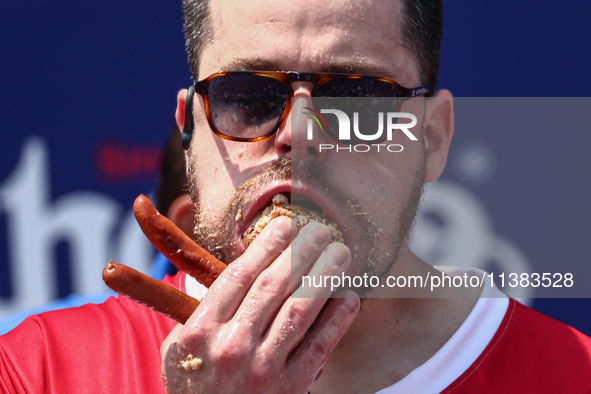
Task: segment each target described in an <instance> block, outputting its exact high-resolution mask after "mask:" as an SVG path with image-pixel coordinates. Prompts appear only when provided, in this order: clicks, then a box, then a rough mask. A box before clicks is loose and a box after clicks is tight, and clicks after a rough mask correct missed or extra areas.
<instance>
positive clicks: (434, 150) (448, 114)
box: [424, 90, 454, 183]
mask: <svg viewBox="0 0 591 394" xmlns="http://www.w3.org/2000/svg"><path fill="white" fill-rule="evenodd" d="M424 130H425V132H424V136H425V153H426V160H427V166H426V167H427V171H426V175H425V183H428V182H433V181H435V180H436V179H437V178H439V176H440V175H441V173H442V172H443V169H444V168H445V163H446V161H447V154H448V151H449V144H450V142H451V137H452V135H453V132H454V109H453V97H452V95H451V93H450V92H449V90H439V91H437V92H436V93H435V94H434V95H433V96H432V98H427V111H426V114H425V126H424Z"/></svg>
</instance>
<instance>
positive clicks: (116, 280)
mask: <svg viewBox="0 0 591 394" xmlns="http://www.w3.org/2000/svg"><path fill="white" fill-rule="evenodd" d="M103 280H104V281H105V283H106V284H107V286H109V287H110V288H111V289H113V290H115V291H116V292H117V293H119V294H121V295H124V296H126V297H129V298H131V299H132V300H133V301H135V302H137V303H140V304H142V305H145V306H148V307H150V308H152V309H153V310H155V311H156V312H159V313H161V314H163V315H165V316H168V317H170V318H172V319H174V320H176V321H177V322H179V323H181V324H184V323H185V322H186V321H187V319H188V318H189V316H191V314H192V313H193V311H195V309H196V308H197V307H198V306H199V301H197V300H196V299H195V298H193V297H191V296H188V295H187V294H185V293H183V292H182V291H180V290H177V289H175V288H174V287H172V286H169V285H167V284H165V283H162V282H160V281H157V280H156V279H153V278H150V277H149V276H147V275H144V274H142V273H141V272H138V271H136V270H134V269H133V268H131V267H128V266H125V265H123V264H116V263H114V262H113V260H111V262H109V264H108V265H107V266H106V267H105V269H104V270H103Z"/></svg>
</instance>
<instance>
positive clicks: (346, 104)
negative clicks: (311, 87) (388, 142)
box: [314, 77, 398, 144]
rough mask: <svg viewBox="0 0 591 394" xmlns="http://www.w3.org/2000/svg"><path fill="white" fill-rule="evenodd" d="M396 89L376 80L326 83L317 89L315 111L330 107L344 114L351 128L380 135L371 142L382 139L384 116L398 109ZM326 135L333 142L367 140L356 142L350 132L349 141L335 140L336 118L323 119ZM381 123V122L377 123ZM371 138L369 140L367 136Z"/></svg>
mask: <svg viewBox="0 0 591 394" xmlns="http://www.w3.org/2000/svg"><path fill="white" fill-rule="evenodd" d="M397 95H398V91H397V87H396V86H395V85H393V84H391V83H389V82H386V81H383V80H379V79H376V78H368V77H364V78H338V79H333V80H329V81H327V82H326V83H324V84H322V85H321V86H319V87H318V89H317V93H316V96H317V97H319V98H318V99H316V100H315V103H314V105H315V106H316V107H318V108H333V109H338V110H340V111H343V112H344V113H346V114H347V116H348V117H349V119H350V121H351V122H352V127H353V128H354V129H355V130H357V131H358V133H360V134H363V135H365V136H373V135H376V136H378V135H380V136H381V138H379V137H376V138H375V139H372V140H371V141H372V143H380V142H382V141H383V139H385V137H386V133H383V132H382V133H380V132H379V130H383V127H384V125H383V116H384V114H386V113H387V112H394V111H396V108H397V99H396V97H397ZM325 118H326V122H327V132H328V134H329V135H331V137H333V139H335V140H338V141H339V142H340V143H344V144H364V143H367V140H363V139H359V138H357V137H356V135H357V134H355V133H353V134H352V135H351V139H350V140H340V139H339V138H338V134H337V133H338V130H339V123H338V121H337V119H336V116H326V117H325ZM380 122H381V123H380ZM368 138H370V137H368Z"/></svg>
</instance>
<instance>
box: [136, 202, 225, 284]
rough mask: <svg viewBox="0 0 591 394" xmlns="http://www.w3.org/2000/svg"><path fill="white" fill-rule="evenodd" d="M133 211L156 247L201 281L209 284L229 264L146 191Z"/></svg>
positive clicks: (180, 267) (176, 264) (175, 263)
mask: <svg viewBox="0 0 591 394" xmlns="http://www.w3.org/2000/svg"><path fill="white" fill-rule="evenodd" d="M133 211H134V213H135V217H136V219H137V222H138V223H139V225H140V227H141V229H142V231H143V232H144V234H145V235H146V237H148V239H149V240H150V242H152V244H153V245H154V246H155V247H156V249H158V250H159V251H160V253H162V254H163V255H164V256H166V258H168V259H169V260H170V261H171V262H172V263H173V264H174V265H175V266H177V267H178V268H179V269H181V270H183V271H185V272H187V274H189V275H191V276H192V277H194V278H195V279H197V281H198V282H199V283H201V284H203V285H204V286H206V287H208V288H209V286H211V284H212V283H213V282H214V281H215V280H216V279H217V277H218V276H219V275H220V274H221V273H222V271H223V270H224V269H225V268H226V264H224V263H223V262H221V261H220V260H218V259H216V258H215V257H214V256H212V255H211V254H210V253H209V252H208V251H206V250H205V249H203V248H202V247H201V246H199V245H198V244H196V243H195V242H194V241H193V240H192V239H191V238H189V237H188V236H187V235H186V234H185V233H184V232H183V231H182V230H181V229H179V228H178V227H177V226H176V225H175V224H174V223H172V222H171V221H170V220H169V219H168V218H167V217H165V216H164V215H161V214H160V213H159V212H158V211H157V210H156V208H154V205H152V203H151V202H150V200H149V199H148V197H146V196H145V195H143V194H141V195H139V196H138V197H137V198H136V200H135V202H134V204H133Z"/></svg>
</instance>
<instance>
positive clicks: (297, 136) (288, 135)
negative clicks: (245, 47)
mask: <svg viewBox="0 0 591 394" xmlns="http://www.w3.org/2000/svg"><path fill="white" fill-rule="evenodd" d="M291 86H292V89H293V97H292V98H291V107H290V109H289V113H288V114H287V117H286V119H285V121H284V123H283V125H282V126H281V128H280V129H279V130H278V131H277V134H276V136H275V149H276V150H277V152H278V153H279V154H280V155H290V156H291V158H292V159H300V160H301V159H315V160H317V161H322V160H324V158H325V156H326V150H325V151H322V149H321V145H322V144H323V143H325V142H324V138H323V136H322V135H321V130H320V128H319V127H318V125H317V123H316V122H315V121H314V118H313V117H312V115H311V114H313V112H314V111H311V110H313V109H314V104H313V102H312V90H313V89H314V85H313V84H312V83H311V82H301V81H298V82H293V83H292V85H291Z"/></svg>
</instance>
